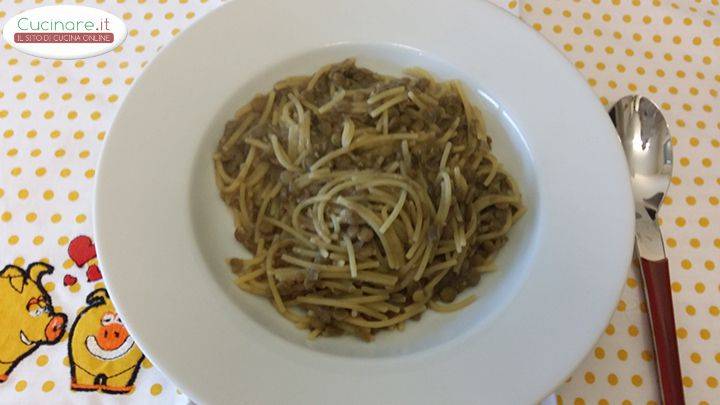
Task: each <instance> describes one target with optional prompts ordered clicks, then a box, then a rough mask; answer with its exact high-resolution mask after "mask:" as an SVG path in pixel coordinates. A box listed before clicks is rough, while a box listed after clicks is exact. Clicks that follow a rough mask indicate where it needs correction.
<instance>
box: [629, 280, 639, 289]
mask: <svg viewBox="0 0 720 405" xmlns="http://www.w3.org/2000/svg"><path fill="white" fill-rule="evenodd" d="M627 285H628V287H630V288H635V287H637V285H638V282H637V280H635V279H634V278H632V277H628V279H627Z"/></svg>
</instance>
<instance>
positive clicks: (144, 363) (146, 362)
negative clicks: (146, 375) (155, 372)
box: [141, 357, 153, 368]
mask: <svg viewBox="0 0 720 405" xmlns="http://www.w3.org/2000/svg"><path fill="white" fill-rule="evenodd" d="M141 366H142V368H152V366H153V364H152V362H150V360H149V359H148V358H147V357H146V358H144V359H143V361H142V363H141Z"/></svg>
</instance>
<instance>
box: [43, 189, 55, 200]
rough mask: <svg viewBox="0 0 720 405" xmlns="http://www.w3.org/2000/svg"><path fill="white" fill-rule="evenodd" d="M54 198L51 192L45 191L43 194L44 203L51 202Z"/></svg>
mask: <svg viewBox="0 0 720 405" xmlns="http://www.w3.org/2000/svg"><path fill="white" fill-rule="evenodd" d="M54 196H55V193H54V192H53V191H52V190H45V192H44V193H43V198H44V199H45V200H46V201H50V200H52V199H53V197H54Z"/></svg>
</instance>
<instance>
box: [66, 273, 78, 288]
mask: <svg viewBox="0 0 720 405" xmlns="http://www.w3.org/2000/svg"><path fill="white" fill-rule="evenodd" d="M77 281H78V280H77V277H74V276H71V275H69V274H66V275H65V277H63V285H64V286H65V287H69V286H71V285H75V283H77Z"/></svg>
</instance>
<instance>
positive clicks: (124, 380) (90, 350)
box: [68, 288, 145, 394]
mask: <svg viewBox="0 0 720 405" xmlns="http://www.w3.org/2000/svg"><path fill="white" fill-rule="evenodd" d="M86 301H87V307H86V308H84V309H83V310H82V311H81V312H80V313H79V314H78V316H77V319H76V320H75V323H74V324H73V326H72V328H71V329H70V339H69V343H68V357H69V359H70V376H71V385H70V387H71V388H72V389H73V390H75V391H97V390H100V391H103V392H107V393H111V394H123V393H128V392H131V391H132V389H133V384H134V382H135V377H137V373H138V371H139V370H140V363H142V361H143V359H144V357H145V356H144V355H143V353H142V352H141V351H140V349H139V348H138V346H137V345H136V344H135V342H134V341H133V339H132V337H131V336H130V334H129V333H128V331H127V329H126V328H125V326H124V325H123V323H122V320H121V319H120V316H119V315H118V313H117V311H116V310H115V306H114V305H113V303H112V302H111V301H110V297H109V296H108V293H107V290H105V289H104V288H100V289H97V290H95V291H93V292H91V293H90V294H89V295H88V296H87V299H86Z"/></svg>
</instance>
